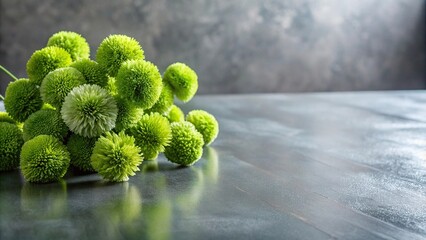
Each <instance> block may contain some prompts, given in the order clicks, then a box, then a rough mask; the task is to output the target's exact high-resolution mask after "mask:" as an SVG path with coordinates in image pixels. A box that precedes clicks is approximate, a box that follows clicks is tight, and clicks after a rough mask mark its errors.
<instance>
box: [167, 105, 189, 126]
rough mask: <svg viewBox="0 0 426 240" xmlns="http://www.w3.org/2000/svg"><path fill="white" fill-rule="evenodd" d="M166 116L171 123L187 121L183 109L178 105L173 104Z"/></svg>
mask: <svg viewBox="0 0 426 240" xmlns="http://www.w3.org/2000/svg"><path fill="white" fill-rule="evenodd" d="M165 116H166V118H167V119H168V120H169V122H170V123H172V122H183V121H185V114H183V112H182V110H181V109H180V108H179V107H178V106H176V105H173V106H172V107H171V108H170V110H169V112H168V113H166V114H165Z"/></svg>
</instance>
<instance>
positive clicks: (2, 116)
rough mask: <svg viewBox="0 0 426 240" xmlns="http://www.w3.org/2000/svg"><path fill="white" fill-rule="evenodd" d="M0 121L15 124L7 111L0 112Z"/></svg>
mask: <svg viewBox="0 0 426 240" xmlns="http://www.w3.org/2000/svg"><path fill="white" fill-rule="evenodd" d="M0 122H7V123H11V124H17V122H16V121H15V120H14V119H13V118H12V117H11V116H9V114H8V113H7V112H0Z"/></svg>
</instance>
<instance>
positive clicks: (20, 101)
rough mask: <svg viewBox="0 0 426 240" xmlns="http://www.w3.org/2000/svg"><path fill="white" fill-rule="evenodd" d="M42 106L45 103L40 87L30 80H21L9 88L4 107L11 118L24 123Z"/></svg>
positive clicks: (10, 84)
mask: <svg viewBox="0 0 426 240" xmlns="http://www.w3.org/2000/svg"><path fill="white" fill-rule="evenodd" d="M42 106H43V101H42V100H41V97H40V91H39V89H38V87H37V86H36V85H35V84H34V83H32V82H30V81H29V80H28V79H25V78H21V79H19V80H17V81H14V82H11V83H9V85H8V86H7V88H6V95H5V98H4V107H5V108H6V111H7V112H8V113H9V116H11V117H12V118H13V119H15V120H16V121H18V122H24V121H25V120H26V119H27V118H28V117H29V116H30V115H31V114H33V113H34V112H36V111H38V110H40V109H41V107H42Z"/></svg>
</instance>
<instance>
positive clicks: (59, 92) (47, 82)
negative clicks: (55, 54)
mask: <svg viewBox="0 0 426 240" xmlns="http://www.w3.org/2000/svg"><path fill="white" fill-rule="evenodd" d="M84 83H86V80H85V79H84V76H83V74H81V72H79V71H78V70H77V69H75V68H72V67H65V68H59V69H56V70H54V71H52V72H50V73H49V74H47V76H46V77H45V78H44V80H43V82H42V83H41V87H40V93H41V98H42V99H43V101H44V102H47V103H49V104H51V105H52V106H53V107H55V108H57V109H61V106H62V103H63V102H64V99H65V97H66V96H67V95H68V93H69V92H70V91H71V90H72V89H73V88H75V87H77V86H80V85H82V84H84Z"/></svg>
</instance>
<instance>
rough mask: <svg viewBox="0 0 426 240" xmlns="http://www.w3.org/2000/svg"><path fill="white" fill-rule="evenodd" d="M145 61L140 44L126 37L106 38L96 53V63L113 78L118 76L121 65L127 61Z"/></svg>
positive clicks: (113, 36) (114, 36)
mask: <svg viewBox="0 0 426 240" xmlns="http://www.w3.org/2000/svg"><path fill="white" fill-rule="evenodd" d="M136 59H141V60H143V59H144V52H143V50H142V48H141V46H140V45H139V43H138V42H137V41H136V40H135V39H134V38H131V37H128V36H125V35H110V36H109V37H107V38H105V39H104V40H103V41H102V42H101V44H100V45H99V48H98V50H97V52H96V61H97V62H98V63H99V64H100V65H101V67H102V68H103V69H105V71H106V73H107V74H108V75H110V76H112V77H115V76H116V75H117V71H118V69H119V68H120V66H121V64H122V63H123V62H125V61H127V60H136Z"/></svg>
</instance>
